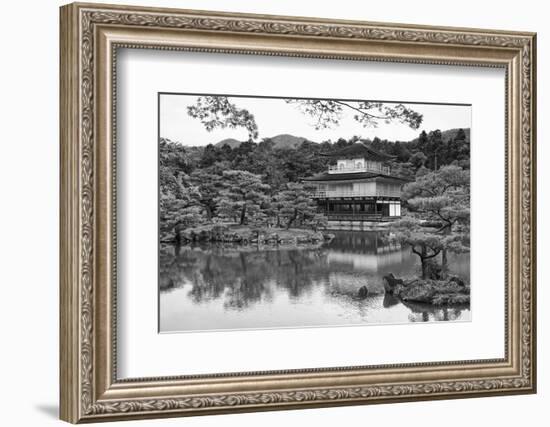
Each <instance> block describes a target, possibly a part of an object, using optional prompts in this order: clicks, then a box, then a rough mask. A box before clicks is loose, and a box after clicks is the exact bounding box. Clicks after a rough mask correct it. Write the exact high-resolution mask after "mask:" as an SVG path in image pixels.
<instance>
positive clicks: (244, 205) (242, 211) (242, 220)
mask: <svg viewBox="0 0 550 427" xmlns="http://www.w3.org/2000/svg"><path fill="white" fill-rule="evenodd" d="M245 219H246V203H244V204H243V208H242V210H241V221H240V225H243V224H244V221H245Z"/></svg>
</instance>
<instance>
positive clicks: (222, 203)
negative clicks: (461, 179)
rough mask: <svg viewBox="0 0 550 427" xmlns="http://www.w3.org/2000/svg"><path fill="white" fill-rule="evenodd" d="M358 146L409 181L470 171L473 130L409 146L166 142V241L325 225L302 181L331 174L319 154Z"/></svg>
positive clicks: (286, 140) (423, 138)
mask: <svg viewBox="0 0 550 427" xmlns="http://www.w3.org/2000/svg"><path fill="white" fill-rule="evenodd" d="M300 141H301V143H300ZM358 141H362V142H364V143H366V144H370V145H371V146H372V147H373V148H374V149H376V150H378V151H380V152H383V153H386V154H390V155H393V156H396V158H395V161H393V163H392V173H393V174H397V175H401V176H403V177H406V178H411V179H414V178H415V177H416V176H422V175H425V174H426V173H429V172H430V170H432V171H433V170H439V169H440V168H441V167H442V166H445V165H450V164H455V165H458V166H460V167H461V169H466V170H468V169H469V158H470V132H469V129H451V130H445V131H440V130H434V131H432V132H429V133H426V132H422V133H420V135H419V136H418V138H415V139H414V140H412V141H388V140H381V139H379V138H374V139H373V140H372V141H371V140H361V139H360V138H358V137H354V138H351V139H349V140H345V139H339V140H338V141H335V142H331V141H325V142H322V143H315V142H311V141H308V140H306V139H305V138H301V137H296V136H292V135H278V136H276V137H274V138H265V139H263V140H262V141H261V142H260V143H254V142H251V141H243V142H239V141H237V140H230V141H227V140H226V141H221V142H220V143H218V144H215V145H213V144H211V145H207V146H206V147H187V146H186V147H184V146H183V145H181V144H179V143H177V142H172V141H170V140H167V139H164V138H161V139H160V141H159V149H160V173H159V176H160V208H161V209H160V211H161V221H160V224H161V239H162V240H170V239H172V238H173V236H174V233H175V230H177V229H178V228H181V227H189V226H194V225H197V224H201V223H204V222H223V221H227V222H236V223H240V224H256V223H259V224H263V225H266V224H267V225H273V226H284V227H290V226H295V225H302V226H307V225H311V226H312V227H316V226H318V225H321V224H322V221H323V218H320V217H319V215H317V214H316V206H315V204H314V202H313V201H312V200H311V199H310V198H309V197H308V188H307V187H305V186H304V185H303V184H302V183H301V180H302V179H303V178H306V177H308V176H311V175H313V174H315V173H318V172H321V171H324V170H326V168H327V166H328V163H329V161H330V160H329V158H328V157H324V156H320V155H319V154H320V153H330V152H331V151H333V150H337V149H341V148H343V147H346V146H348V145H351V144H353V143H355V142H358Z"/></svg>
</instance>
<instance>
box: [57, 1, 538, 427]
mask: <svg viewBox="0 0 550 427" xmlns="http://www.w3.org/2000/svg"><path fill="white" fill-rule="evenodd" d="M535 40H536V39H535V34H533V33H519V32H508V31H488V30H476V29H462V28H439V27H425V26H412V25H401V24H381V23H369V22H354V21H330V20H323V19H311V18H295V17H281V16H263V15H243V14H230V13H217V12H199V11H189V10H175V9H157V8H142V7H126V6H112V5H100V4H71V5H67V6H64V7H62V8H61V40H60V42H61V49H60V50H61V84H60V91H61V94H60V108H61V118H60V135H61V206H60V209H61V220H60V221H61V222H60V228H61V238H60V246H61V248H60V251H61V266H60V267H61V268H60V276H61V279H60V306H61V312H60V316H61V321H60V324H61V330H60V338H61V339H60V342H61V349H60V350H61V351H60V354H61V355H60V372H61V374H60V375H61V378H60V382H61V418H62V419H63V420H66V421H69V422H73V423H76V422H91V421H104V420H115V419H129V418H152V417H167V416H181V415H200V414H214V413H227V412H239V411H240V412H242V411H258V410H275V409H290V408H307V407H319V406H331V405H352V404H366V403H383V402H399V401H410V400H425V399H443V398H457V397H476V396H486V395H495V394H519V393H533V392H535V389H536V386H535V384H536V340H535V327H536V318H535V280H536V253H535V248H536V241H535V238H536V218H535V214H536V185H535V184H536V183H535V176H536V173H535V172H536V171H535V121H536V118H535V80H536V79H535V68H536V66H535ZM119 47H127V48H137V49H142V48H152V49H170V50H192V51H203V52H225V53H228V54H230V53H241V54H242V53H244V54H251V55H284V56H297V57H315V58H339V59H349V60H375V61H393V62H406V63H427V64H446V65H471V66H483V67H487V66H489V67H502V68H504V69H505V70H506V76H507V78H506V90H505V91H503V96H505V97H506V106H507V117H506V146H505V150H506V175H505V176H504V177H503V179H504V180H505V185H506V212H504V213H503V214H504V215H505V216H506V222H505V223H506V226H505V230H504V232H505V235H506V249H505V252H506V253H505V257H506V271H505V277H506V283H505V292H506V307H505V311H506V316H505V317H506V325H505V328H506V333H505V335H506V340H505V341H506V342H505V357H504V358H503V359H498V360H473V361H465V362H462V361H460V362H443V363H437V362H434V363H424V364H407V365H398V366H396V365H391V366H390V365H384V366H377V367H372V366H370V367H338V368H334V369H309V370H293V371H274V372H252V373H242V374H236V375H231V374H222V373H220V374H219V375H205V376H192V377H175V378H144V379H135V380H117V377H116V334H115V332H116V286H115V284H116V256H115V255H116V229H115V224H116V205H115V200H116V197H115V196H116V185H115V184H116V183H115V179H114V177H115V170H116V158H115V154H114V153H115V150H114V147H115V145H114V144H115V126H116V116H115V111H116V110H115V102H116V95H115V94H116V92H115V88H116V85H115V83H116V80H115V79H116V73H115V72H114V71H115V68H114V65H115V64H116V50H117V48H119Z"/></svg>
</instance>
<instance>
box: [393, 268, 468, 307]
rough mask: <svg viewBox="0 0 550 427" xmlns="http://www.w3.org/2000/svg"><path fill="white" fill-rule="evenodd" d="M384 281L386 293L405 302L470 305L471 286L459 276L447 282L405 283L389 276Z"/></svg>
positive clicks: (419, 280) (420, 281)
mask: <svg viewBox="0 0 550 427" xmlns="http://www.w3.org/2000/svg"><path fill="white" fill-rule="evenodd" d="M383 280H384V290H385V292H386V293H387V294H390V295H392V296H394V297H396V298H398V299H400V300H401V301H403V302H413V303H424V304H431V305H435V306H447V305H464V304H469V303H470V286H469V285H468V284H466V283H465V282H464V281H463V280H462V279H460V278H459V277H457V276H450V277H449V278H448V279H446V280H431V279H414V280H411V281H407V282H405V281H403V280H402V279H397V278H395V277H394V276H393V274H389V275H387V276H384V278H383Z"/></svg>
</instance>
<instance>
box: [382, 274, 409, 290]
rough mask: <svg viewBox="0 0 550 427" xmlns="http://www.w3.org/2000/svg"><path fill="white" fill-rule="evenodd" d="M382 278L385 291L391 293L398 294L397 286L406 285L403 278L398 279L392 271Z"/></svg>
mask: <svg viewBox="0 0 550 427" xmlns="http://www.w3.org/2000/svg"><path fill="white" fill-rule="evenodd" d="M382 280H383V282H384V291H386V292H387V293H389V294H391V295H396V293H398V292H396V291H397V289H396V288H397V287H398V286H400V287H404V285H405V284H404V282H403V280H402V279H396V278H395V276H394V275H393V274H392V273H390V274H388V275H387V276H384V277H383V278H382Z"/></svg>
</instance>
